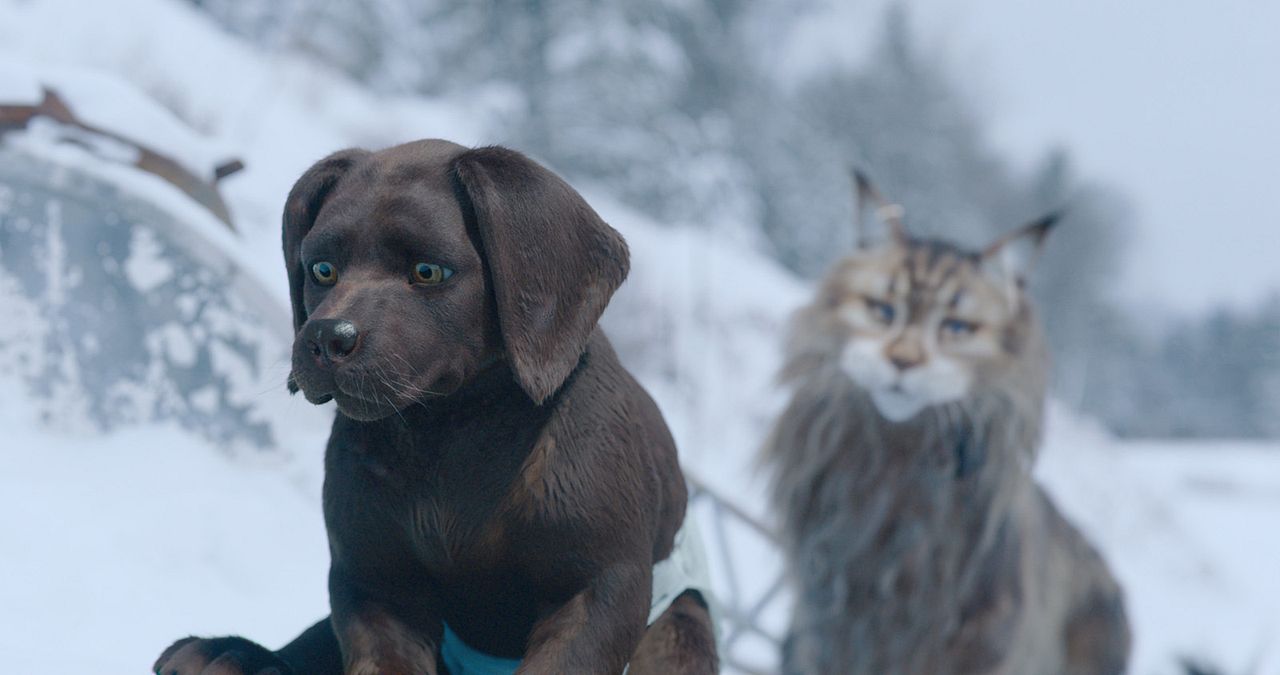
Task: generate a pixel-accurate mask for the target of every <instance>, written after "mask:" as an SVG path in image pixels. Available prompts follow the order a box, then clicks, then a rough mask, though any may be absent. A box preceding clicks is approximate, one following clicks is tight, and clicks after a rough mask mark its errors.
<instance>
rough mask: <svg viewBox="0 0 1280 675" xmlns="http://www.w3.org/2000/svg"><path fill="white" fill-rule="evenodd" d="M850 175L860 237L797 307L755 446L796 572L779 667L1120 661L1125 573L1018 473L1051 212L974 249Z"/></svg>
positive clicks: (1031, 410) (971, 669) (1042, 349)
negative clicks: (1034, 269) (778, 411)
mask: <svg viewBox="0 0 1280 675" xmlns="http://www.w3.org/2000/svg"><path fill="white" fill-rule="evenodd" d="M857 188H858V189H857V192H858V212H859V217H858V224H859V245H858V248H857V250H856V251H855V252H854V253H853V254H851V255H849V256H847V257H846V258H844V259H843V260H841V261H839V262H838V263H837V264H836V265H835V266H834V267H833V269H832V270H831V271H830V272H829V273H828V275H827V276H826V278H825V279H824V280H823V281H822V283H821V284H820V286H819V288H818V291H817V294H816V297H814V299H813V301H812V302H811V303H810V304H808V305H807V306H805V307H803V308H801V309H800V310H799V311H798V312H797V313H796V315H795V317H794V319H793V322H792V325H791V332H790V336H789V340H788V344H787V352H786V360H785V364H784V367H783V372H782V376H781V379H782V381H783V382H784V383H785V384H788V385H790V386H792V387H793V388H794V392H793V395H792V399H791V401H790V404H789V406H788V407H787V408H786V410H785V411H784V412H783V414H782V416H781V418H780V419H779V420H778V421H777V423H776V426H775V428H774V430H773V432H772V434H771V436H770V438H769V440H768V441H767V443H766V445H765V448H764V451H763V459H764V461H765V463H766V464H767V465H769V466H770V467H771V468H772V469H773V471H774V475H773V484H772V497H773V502H774V505H775V507H776V509H777V511H778V513H779V514H780V516H781V519H782V530H783V540H784V545H785V549H786V554H787V560H788V567H789V574H790V576H791V578H792V581H793V584H794V587H795V589H796V607H795V613H794V616H793V617H792V623H791V627H790V631H789V634H788V638H787V642H786V645H785V647H784V654H783V672H784V673H789V674H804V675H827V674H840V675H858V674H867V675H897V674H903V675H908V674H909V675H917V674H918V675H946V674H951V673H955V674H960V673H999V674H1002V675H1110V674H1118V673H1122V672H1124V669H1125V664H1126V661H1127V659H1128V652H1129V644H1130V635H1129V628H1128V623H1127V620H1126V617H1125V610H1124V604H1123V598H1122V593H1121V589H1120V587H1119V585H1118V584H1117V582H1116V580H1115V579H1114V578H1113V577H1112V575H1111V573H1110V572H1109V570H1108V568H1107V565H1106V563H1105V562H1104V561H1103V560H1102V558H1101V557H1100V556H1099V555H1098V553H1097V552H1096V551H1095V550H1094V549H1093V547H1092V546H1091V545H1090V544H1089V542H1087V541H1086V540H1085V538H1084V537H1083V536H1082V535H1081V533H1080V532H1079V531H1078V530H1076V528H1075V527H1073V526H1072V525H1071V524H1070V523H1069V522H1068V521H1067V520H1066V519H1065V518H1064V517H1063V516H1062V514H1061V513H1060V512H1059V511H1058V510H1057V509H1056V508H1055V506H1054V504H1053V502H1052V501H1051V500H1050V499H1049V497H1048V495H1047V494H1046V493H1045V492H1044V490H1043V489H1041V488H1040V487H1039V486H1037V485H1036V484H1035V483H1034V482H1033V480H1032V478H1031V475H1030V469H1031V466H1032V463H1033V462H1034V460H1035V455H1036V452H1037V447H1038V445H1039V441H1040V435H1041V421H1042V417H1043V411H1044V404H1045V389H1046V383H1047V380H1048V367H1049V358H1048V353H1047V349H1046V346H1045V341H1044V337H1043V335H1042V332H1041V329H1040V326H1039V324H1038V322H1037V320H1036V317H1035V313H1034V308H1033V306H1032V302H1031V299H1030V297H1029V296H1028V294H1027V292H1026V280H1027V275H1028V273H1029V271H1030V268H1031V265H1032V263H1033V261H1034V260H1035V258H1036V257H1037V256H1038V254H1039V252H1040V249H1041V247H1042V244H1043V242H1044V240H1045V237H1046V235H1047V234H1048V233H1049V230H1050V228H1051V227H1052V225H1053V224H1054V222H1055V220H1056V218H1055V217H1053V216H1050V217H1046V218H1042V219H1040V220H1038V221H1035V222H1033V223H1031V224H1030V225H1027V226H1026V227H1023V228H1021V229H1019V230H1016V231H1014V232H1012V233H1010V234H1008V235H1006V236H1004V237H1002V238H1001V239H999V240H998V241H996V242H995V243H993V244H991V245H990V246H988V247H987V248H986V249H984V250H981V251H971V250H966V249H964V248H961V247H959V246H956V245H953V244H950V243H946V242H943V241H939V240H935V239H926V238H917V237H914V236H912V235H911V234H910V233H909V232H908V231H907V229H906V227H905V226H904V224H903V221H902V211H901V208H900V207H898V206H896V205H891V204H888V203H887V202H886V200H884V198H883V197H881V196H880V194H879V192H878V191H877V190H876V189H875V188H874V187H873V186H872V185H871V184H870V183H869V182H868V181H867V180H866V179H865V178H864V177H862V176H861V175H858V176H857ZM868 207H875V209H874V211H875V217H874V218H867V217H864V216H865V215H866V211H868V210H869V208H868Z"/></svg>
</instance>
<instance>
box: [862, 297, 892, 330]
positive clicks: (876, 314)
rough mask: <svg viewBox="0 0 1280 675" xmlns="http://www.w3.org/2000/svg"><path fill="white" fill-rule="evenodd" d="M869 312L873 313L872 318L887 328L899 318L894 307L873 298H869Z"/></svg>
mask: <svg viewBox="0 0 1280 675" xmlns="http://www.w3.org/2000/svg"><path fill="white" fill-rule="evenodd" d="M867 311H868V312H870V313H871V318H873V319H875V320H876V321H879V322H880V323H882V324H885V325H886V326H887V325H889V324H891V323H893V319H894V317H895V316H897V311H895V310H894V309H893V305H891V304H889V303H887V302H882V301H880V300H875V299H873V298H867Z"/></svg>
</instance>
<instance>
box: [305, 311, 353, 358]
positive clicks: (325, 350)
mask: <svg viewBox="0 0 1280 675" xmlns="http://www.w3.org/2000/svg"><path fill="white" fill-rule="evenodd" d="M307 333H308V337H307V344H308V345H310V347H311V353H312V354H315V355H316V356H321V355H323V356H325V357H327V358H328V359H329V360H330V361H337V360H340V359H343V358H346V357H348V356H350V355H351V352H354V351H355V350H356V346H357V345H358V344H359V342H360V331H358V330H356V325H355V324H354V323H351V322H350V321H347V320H346V319H316V320H315V321H312V322H311V325H310V326H309V327H308V328H307Z"/></svg>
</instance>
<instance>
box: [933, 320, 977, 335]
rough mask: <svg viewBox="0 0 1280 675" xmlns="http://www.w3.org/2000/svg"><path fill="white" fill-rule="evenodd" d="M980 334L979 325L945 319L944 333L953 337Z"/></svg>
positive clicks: (943, 323) (943, 322) (943, 324)
mask: <svg viewBox="0 0 1280 675" xmlns="http://www.w3.org/2000/svg"><path fill="white" fill-rule="evenodd" d="M976 332H978V324H976V323H974V322H972V321H965V320H964V319H944V320H943V321H942V333H943V334H944V335H949V336H951V337H968V336H970V335H973V334H974V333H976Z"/></svg>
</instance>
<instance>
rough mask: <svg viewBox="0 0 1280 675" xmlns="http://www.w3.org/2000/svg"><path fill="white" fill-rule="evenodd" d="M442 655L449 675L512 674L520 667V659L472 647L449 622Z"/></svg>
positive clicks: (441, 649)
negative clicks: (505, 657) (495, 654)
mask: <svg viewBox="0 0 1280 675" xmlns="http://www.w3.org/2000/svg"><path fill="white" fill-rule="evenodd" d="M440 656H441V659H442V660H443V661H444V666H445V667H446V668H448V669H449V675H512V673H515V672H516V668H519V667H520V659H504V658H502V657H498V656H490V655H489V654H486V653H484V652H482V651H479V650H477V649H472V648H471V647H470V646H468V645H467V643H465V642H463V641H462V638H460V637H458V634H457V633H455V632H453V630H452V629H451V628H449V624H447V623H446V624H445V625H444V644H443V645H441V646H440Z"/></svg>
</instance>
